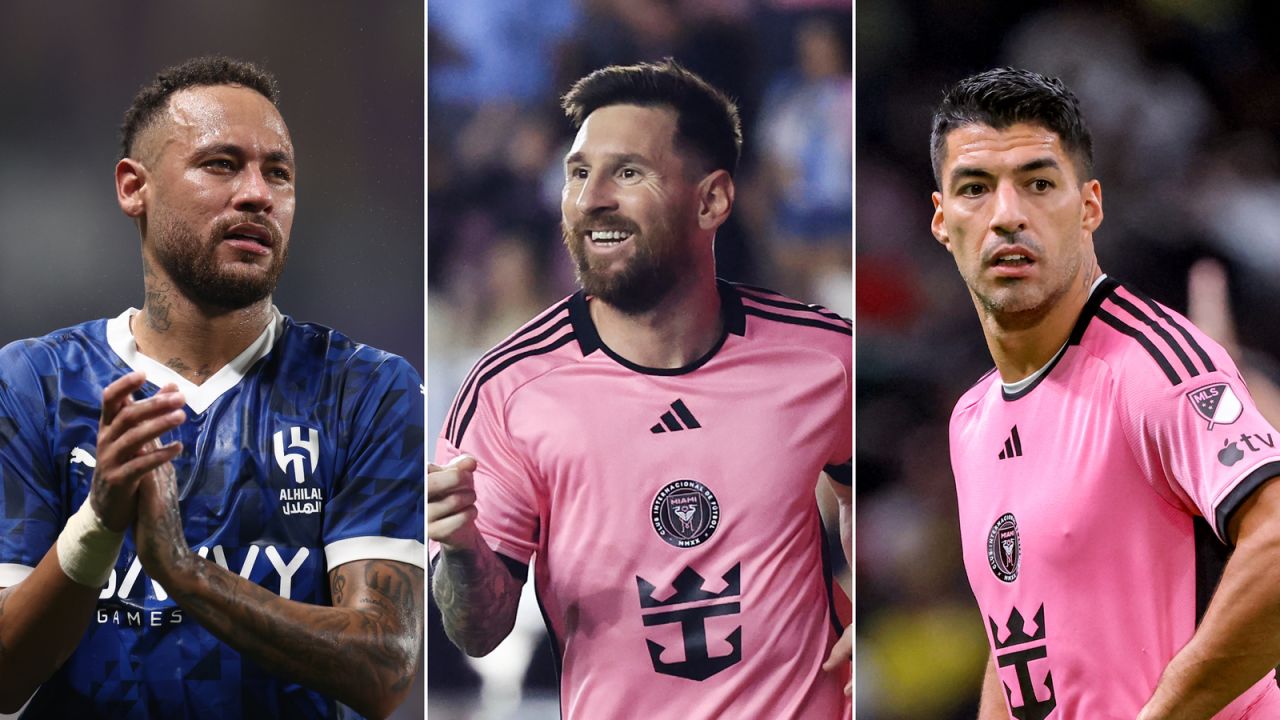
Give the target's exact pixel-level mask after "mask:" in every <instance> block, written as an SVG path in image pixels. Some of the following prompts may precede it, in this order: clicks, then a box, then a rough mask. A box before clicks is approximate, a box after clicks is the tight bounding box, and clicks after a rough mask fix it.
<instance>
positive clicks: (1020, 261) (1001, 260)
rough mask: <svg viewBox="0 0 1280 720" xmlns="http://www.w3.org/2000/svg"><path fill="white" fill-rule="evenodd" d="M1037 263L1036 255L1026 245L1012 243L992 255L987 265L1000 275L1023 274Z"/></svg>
mask: <svg viewBox="0 0 1280 720" xmlns="http://www.w3.org/2000/svg"><path fill="white" fill-rule="evenodd" d="M1035 264H1036V257H1035V256H1034V255H1032V254H1031V251H1030V250H1027V249H1026V248H1024V247H1021V246H1017V245H1011V246H1007V247H1003V248H1000V249H999V250H997V251H996V252H995V253H993V254H992V255H991V258H990V259H989V260H988V261H987V265H989V266H990V267H991V268H993V269H994V270H995V271H996V273H997V274H999V275H1010V276H1012V275H1021V274H1022V273H1024V272H1026V271H1027V270H1029V269H1030V268H1031V267H1032V266H1034V265H1035Z"/></svg>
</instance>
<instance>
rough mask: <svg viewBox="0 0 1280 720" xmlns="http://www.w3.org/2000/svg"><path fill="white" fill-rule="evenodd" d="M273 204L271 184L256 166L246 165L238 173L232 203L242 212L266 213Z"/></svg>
mask: <svg viewBox="0 0 1280 720" xmlns="http://www.w3.org/2000/svg"><path fill="white" fill-rule="evenodd" d="M273 204H274V203H273V200H272V195H271V186H270V185H269V184H268V183H267V179H266V177H264V176H263V174H262V171H261V170H260V169H259V168H257V167H253V166H246V167H245V168H244V170H242V171H241V173H240V183H239V185H238V186H237V187H236V192H235V195H234V196H233V197H232V205H233V206H234V207H235V209H236V210H240V211H242V212H252V213H266V212H271V208H272V207H273Z"/></svg>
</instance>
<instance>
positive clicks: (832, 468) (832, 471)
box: [822, 460, 853, 487]
mask: <svg viewBox="0 0 1280 720" xmlns="http://www.w3.org/2000/svg"><path fill="white" fill-rule="evenodd" d="M822 469H823V470H824V471H825V472H826V473H827V474H828V475H830V476H831V479H832V480H835V481H836V482H838V483H840V484H841V485H845V486H848V487H853V461H852V460H851V461H849V462H846V463H844V464H843V465H827V466H826V467H824V468H822Z"/></svg>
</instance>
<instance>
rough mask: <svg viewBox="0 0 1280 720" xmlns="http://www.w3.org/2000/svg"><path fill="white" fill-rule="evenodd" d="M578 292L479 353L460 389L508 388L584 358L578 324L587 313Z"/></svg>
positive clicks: (489, 389)
mask: <svg viewBox="0 0 1280 720" xmlns="http://www.w3.org/2000/svg"><path fill="white" fill-rule="evenodd" d="M582 297H583V294H582V292H581V291H579V292H577V293H574V294H573V295H569V296H567V297H565V298H563V299H561V300H560V301H558V302H556V303H553V304H552V305H551V306H550V307H548V308H546V309H545V310H543V311H542V312H540V313H538V314H537V315H535V316H534V317H533V319H531V320H529V321H528V322H526V323H524V324H523V325H521V326H520V327H519V328H517V329H516V330H515V331H514V332H512V333H511V334H510V335H508V336H507V337H505V338H503V340H502V341H501V342H499V343H498V344H496V345H494V346H493V347H492V348H490V349H489V350H488V351H487V352H485V353H484V354H483V355H481V356H480V359H479V360H477V361H476V363H475V365H473V366H472V368H471V372H470V373H469V375H468V377H467V380H466V382H465V383H464V385H463V389H464V390H466V389H467V388H468V386H470V387H474V388H476V389H479V388H480V387H486V388H487V390H488V391H490V392H492V391H494V390H497V389H511V388H514V387H517V386H519V385H523V384H524V383H526V382H528V381H530V380H532V379H534V378H536V377H538V376H540V375H543V374H546V373H547V372H549V371H551V370H554V369H555V368H558V367H561V366H564V365H566V364H570V363H575V362H577V361H579V360H581V359H582V358H583V352H582V348H581V346H580V344H579V343H578V339H579V328H578V326H579V325H580V324H581V323H582V322H583V321H584V320H583V318H581V317H577V318H575V317H574V316H575V315H580V314H583V313H585V312H586V303H585V302H582Z"/></svg>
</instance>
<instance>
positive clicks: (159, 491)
mask: <svg viewBox="0 0 1280 720" xmlns="http://www.w3.org/2000/svg"><path fill="white" fill-rule="evenodd" d="M133 539H134V543H135V544H136V545H137V547H138V559H139V560H141V561H142V567H143V568H144V569H145V570H146V571H147V574H148V575H150V576H151V577H152V578H153V579H155V581H156V582H158V583H160V585H161V586H164V587H165V588H166V589H170V588H169V585H168V581H169V579H170V578H172V577H173V575H174V573H175V572H177V568H178V566H179V565H180V564H181V563H182V561H183V560H186V559H188V558H190V557H191V555H192V553H191V547H190V546H189V545H187V538H186V535H185V534H183V530H182V515H181V512H180V510H179V508H178V478H177V475H176V474H175V473H174V471H173V463H170V462H166V463H164V464H163V465H161V466H160V467H158V468H156V470H155V472H153V473H151V474H150V475H149V476H147V477H146V478H143V480H142V482H141V483H140V484H139V486H138V522H137V524H136V525H135V526H134V528H133Z"/></svg>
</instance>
